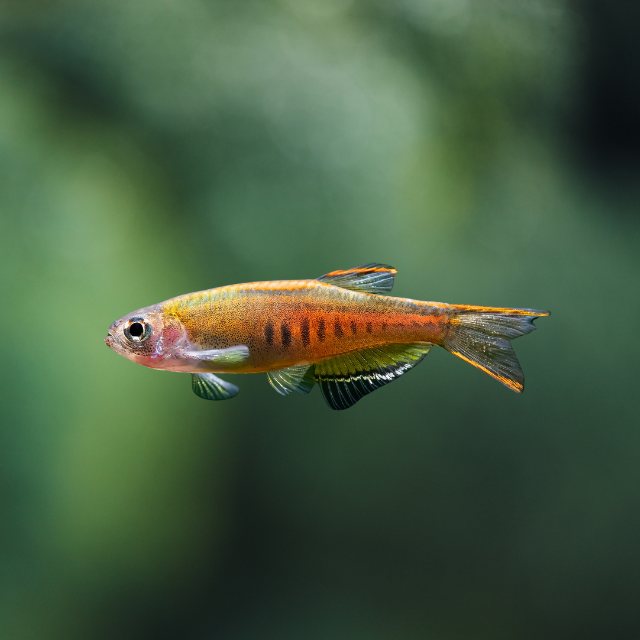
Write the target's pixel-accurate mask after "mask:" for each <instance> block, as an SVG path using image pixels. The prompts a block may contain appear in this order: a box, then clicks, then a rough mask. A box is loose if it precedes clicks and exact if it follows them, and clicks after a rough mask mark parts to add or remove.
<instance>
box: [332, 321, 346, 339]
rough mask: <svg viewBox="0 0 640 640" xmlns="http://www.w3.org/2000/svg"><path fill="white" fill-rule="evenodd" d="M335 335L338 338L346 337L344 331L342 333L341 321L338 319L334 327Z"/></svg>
mask: <svg viewBox="0 0 640 640" xmlns="http://www.w3.org/2000/svg"><path fill="white" fill-rule="evenodd" d="M333 333H335V334H336V338H342V336H343V335H344V331H342V326H341V325H340V320H339V319H338V318H336V321H335V323H334V325H333Z"/></svg>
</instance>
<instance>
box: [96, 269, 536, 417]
mask: <svg viewBox="0 0 640 640" xmlns="http://www.w3.org/2000/svg"><path fill="white" fill-rule="evenodd" d="M395 274H396V270H395V269H393V268H392V267H388V266H386V265H378V264H370V265H363V266H361V267H356V268H355V269H349V270H345V271H334V272H331V273H328V274H326V275H325V276H322V277H321V278H318V279H316V280H290V281H278V282H255V283H249V284H238V285H231V286H225V287H219V288H217V289H210V290H207V291H200V292H197V293H191V294H187V295H183V296H179V297H177V298H172V299H170V300H167V301H166V302H163V303H160V304H158V305H153V306H152V307H147V308H145V309H140V310H138V311H136V312H134V313H133V314H129V315H128V316H125V317H124V318H121V319H120V320H118V321H116V322H115V323H113V325H112V326H111V328H110V331H109V336H107V338H106V339H105V341H106V342H107V344H108V346H110V347H111V348H112V349H114V350H115V351H117V352H118V353H121V355H124V356H125V357H127V358H128V359H130V360H133V361H134V362H138V363H139V364H143V365H145V366H148V367H152V368H157V369H165V370H172V371H183V372H189V373H192V374H193V389H194V391H195V392H196V393H197V394H198V395H200V396H201V397H205V398H207V399H224V398H226V397H232V396H233V395H235V394H236V393H237V387H235V385H231V384H230V383H228V382H225V381H222V380H220V379H219V378H217V377H216V376H214V375H213V373H261V372H267V374H268V376H269V381H270V382H271V383H272V385H273V386H274V388H276V390H277V391H279V392H280V393H283V394H286V393H288V392H290V391H298V392H300V393H308V392H309V391H310V390H311V388H312V387H313V385H314V383H316V382H317V383H318V384H319V385H320V387H321V389H322V392H323V395H324V397H325V399H326V400H327V402H328V403H329V405H330V406H331V407H332V408H334V409H344V408H347V407H348V406H351V405H352V404H354V403H355V402H357V400H359V399H360V398H361V397H362V396H364V395H366V394H367V393H370V392H371V391H373V390H375V389H377V388H379V387H380V386H382V385H384V384H386V383H387V382H390V381H391V380H393V379H395V378H396V377H399V375H402V374H403V373H405V372H406V371H407V370H408V369H410V368H412V367H413V366H415V365H416V364H417V363H418V362H420V361H421V360H422V358H423V357H424V356H425V355H426V354H427V353H428V351H429V349H430V348H431V346H432V345H439V346H442V347H443V348H445V349H447V350H448V351H450V352H452V353H454V354H455V355H457V356H459V357H461V358H463V359H464V360H466V361H467V362H470V363H471V364H473V365H474V366H476V367H478V368H480V369H482V370H483V371H485V372H486V373H489V374H490V375H491V376H493V377H494V378H496V379H498V380H500V381H501V382H502V383H503V384H505V385H506V386H508V387H509V388H511V389H513V390H515V391H522V388H523V378H522V372H521V370H520V367H519V365H518V363H517V359H516V358H515V354H514V353H513V350H512V349H511V345H510V343H509V339H513V338H515V337H518V336H519V335H523V334H524V333H528V332H529V331H532V330H533V329H534V328H535V326H534V325H533V323H532V321H533V320H534V319H535V318H536V317H539V316H543V315H548V312H546V311H537V310H532V309H507V308H493V307H475V306H468V305H449V304H441V303H434V302H421V301H418V300H409V299H405V298H394V297H391V296H386V295H380V294H382V293H388V291H390V289H391V286H392V285H393V278H394V277H395Z"/></svg>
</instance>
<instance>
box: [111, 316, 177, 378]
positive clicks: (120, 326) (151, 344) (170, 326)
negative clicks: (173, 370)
mask: <svg viewBox="0 0 640 640" xmlns="http://www.w3.org/2000/svg"><path fill="white" fill-rule="evenodd" d="M186 336H187V334H186V330H185V328H184V326H183V325H182V323H181V322H180V321H179V320H178V319H177V318H176V317H175V316H172V315H170V314H166V313H163V312H162V310H161V309H160V305H154V306H151V307H145V308H144V309H138V310H137V311H133V312H132V313H129V314H127V315H126V316H123V317H122V318H120V319H119V320H116V321H115V322H114V323H113V324H112V325H111V326H110V327H109V331H108V334H107V337H106V338H105V339H104V342H105V344H106V345H107V346H108V347H109V348H110V349H112V350H113V351H115V352H116V353H118V354H120V355H121V356H123V357H125V358H126V359H127V360H131V361H132V362H136V363H137V364H141V365H143V366H145V367H151V368H152V369H163V368H166V363H167V361H168V360H171V359H172V358H173V357H174V355H175V354H176V353H177V352H178V351H179V348H180V346H181V345H182V344H183V343H184V342H185V340H186V339H187V338H186Z"/></svg>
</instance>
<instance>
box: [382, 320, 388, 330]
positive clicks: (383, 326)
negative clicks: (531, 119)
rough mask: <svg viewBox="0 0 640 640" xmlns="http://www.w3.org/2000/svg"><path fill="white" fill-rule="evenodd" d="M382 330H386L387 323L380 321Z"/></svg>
mask: <svg viewBox="0 0 640 640" xmlns="http://www.w3.org/2000/svg"><path fill="white" fill-rule="evenodd" d="M382 330H383V331H386V330H387V323H386V322H383V323H382Z"/></svg>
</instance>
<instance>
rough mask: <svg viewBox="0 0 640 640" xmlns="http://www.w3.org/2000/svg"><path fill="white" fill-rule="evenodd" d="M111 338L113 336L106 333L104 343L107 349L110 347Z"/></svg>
mask: <svg viewBox="0 0 640 640" xmlns="http://www.w3.org/2000/svg"><path fill="white" fill-rule="evenodd" d="M112 338H113V336H112V335H111V334H110V333H107V337H106V338H105V339H104V343H105V344H106V345H107V347H110V346H111V339H112Z"/></svg>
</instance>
